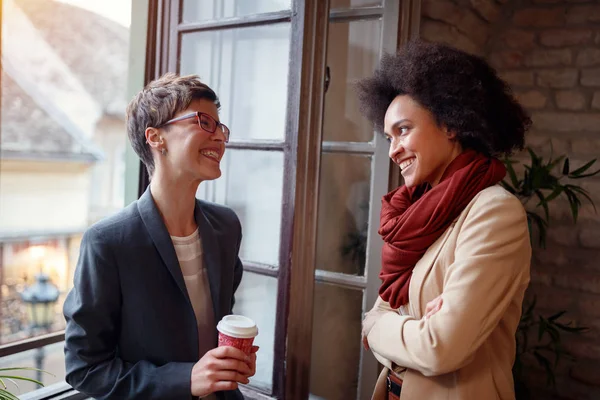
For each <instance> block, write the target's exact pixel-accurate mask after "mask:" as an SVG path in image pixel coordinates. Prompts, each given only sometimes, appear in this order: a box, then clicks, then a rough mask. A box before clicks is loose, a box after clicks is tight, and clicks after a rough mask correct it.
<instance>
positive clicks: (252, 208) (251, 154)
mask: <svg viewBox="0 0 600 400" xmlns="http://www.w3.org/2000/svg"><path fill="white" fill-rule="evenodd" d="M221 169H222V172H223V176H221V178H219V179H217V180H215V181H212V182H204V183H202V184H201V185H200V187H199V189H198V197H199V198H201V199H205V200H209V201H214V202H217V203H221V204H226V205H227V206H229V207H231V208H232V209H233V210H235V212H236V214H237V215H238V217H239V218H240V222H241V224H242V234H243V238H242V247H241V249H240V257H241V258H242V259H244V260H246V261H254V262H259V263H264V264H270V265H275V266H276V265H278V264H279V227H280V225H281V198H282V193H283V153H281V152H276V151H257V150H232V149H230V150H227V151H226V152H225V157H224V158H223V160H222V161H221Z"/></svg>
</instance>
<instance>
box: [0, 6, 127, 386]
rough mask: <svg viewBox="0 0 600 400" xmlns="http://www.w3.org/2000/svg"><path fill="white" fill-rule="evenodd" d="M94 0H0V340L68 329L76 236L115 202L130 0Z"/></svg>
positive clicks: (119, 200)
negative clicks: (33, 293)
mask: <svg viewBox="0 0 600 400" xmlns="http://www.w3.org/2000/svg"><path fill="white" fill-rule="evenodd" d="M84 3H85V4H84ZM97 3H99V2H79V4H80V5H81V7H79V6H75V5H72V4H65V3H64V2H57V1H21V0H17V1H4V2H2V14H1V15H2V71H1V74H2V75H1V86H2V87H1V94H2V98H1V108H2V109H1V112H0V116H1V121H0V123H1V127H0V129H1V135H0V149H1V152H0V266H1V267H0V268H1V269H2V276H1V277H0V289H1V291H0V293H1V301H0V315H1V316H2V319H1V321H0V343H9V342H13V341H15V340H20V339H23V338H26V337H29V336H30V335H38V334H42V333H46V332H47V331H57V330H61V329H63V328H64V318H63V317H62V312H61V310H62V304H63V299H64V298H65V296H66V293H67V292H68V290H69V289H70V288H71V286H72V283H73V272H74V269H75V265H76V262H77V258H78V256H79V242H80V240H81V235H82V233H83V232H84V231H85V229H87V227H88V226H90V225H91V224H93V223H94V222H96V221H98V220H99V219H101V218H104V217H106V216H108V215H110V214H113V213H114V212H116V211H117V210H119V209H120V208H121V207H123V203H124V190H123V189H124V185H125V174H124V165H125V158H124V154H125V149H126V146H127V138H126V135H125V134H124V132H125V131H126V128H125V107H126V104H127V97H126V93H125V91H126V88H127V70H128V57H129V22H130V8H131V1H130V0H124V1H122V2H118V4H117V2H115V6H114V7H111V9H110V10H102V12H100V11H99V10H98V9H94V7H96V8H97V6H98V4H97ZM84 8H85V9H84ZM97 11H98V12H97ZM74 37H78V38H81V40H73V38H74ZM40 273H43V274H45V276H47V277H48V279H49V282H48V284H50V285H52V286H55V289H54V292H56V290H57V291H58V297H57V298H56V302H55V303H54V304H53V305H51V306H49V307H48V308H45V309H43V310H42V309H37V308H36V309H35V310H36V311H35V312H34V311H33V310H34V309H30V308H28V305H27V304H26V302H25V301H24V298H27V290H28V288H30V287H31V286H32V285H33V284H34V283H35V282H36V279H37V276H38V275H39V274H40ZM34 323H36V325H37V328H35V329H30V328H32V325H33V324H34ZM60 353H61V354H62V349H61V351H60ZM3 360H4V359H3ZM61 364H62V361H61ZM63 378H64V376H63V373H62V372H61V373H59V374H57V379H59V380H60V379H63Z"/></svg>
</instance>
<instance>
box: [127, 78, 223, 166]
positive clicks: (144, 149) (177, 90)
mask: <svg viewBox="0 0 600 400" xmlns="http://www.w3.org/2000/svg"><path fill="white" fill-rule="evenodd" d="M200 99H206V100H209V101H212V102H214V103H215V104H216V106H217V108H220V103H219V98H218V97H217V94H216V93H215V92H214V91H213V90H212V89H211V88H210V87H209V86H208V85H206V84H205V83H202V82H201V81H200V78H198V76H197V75H187V76H179V75H177V74H174V73H172V72H168V73H166V74H164V75H163V76H161V77H160V78H158V79H156V80H154V81H152V82H150V83H149V84H148V85H146V87H145V88H144V89H143V90H142V91H141V92H139V93H138V94H137V95H136V96H135V97H134V98H133V99H132V100H131V102H130V103H129V105H128V106H127V113H126V115H127V135H128V136H129V141H130V142H131V146H132V147H133V150H134V151H135V152H136V154H137V155H138V157H139V158H140V160H142V162H143V163H144V165H145V166H146V168H147V169H148V174H149V175H150V176H152V174H153V173H154V159H153V158H152V152H151V151H150V146H148V144H147V143H146V134H145V132H146V129H147V128H149V127H155V128H157V127H160V126H161V125H163V124H164V123H165V122H167V121H168V120H170V119H172V118H173V117H174V116H175V115H176V114H177V113H179V112H181V111H183V110H185V109H186V108H188V107H189V106H190V103H191V102H192V101H193V100H200ZM167 128H168V126H167Z"/></svg>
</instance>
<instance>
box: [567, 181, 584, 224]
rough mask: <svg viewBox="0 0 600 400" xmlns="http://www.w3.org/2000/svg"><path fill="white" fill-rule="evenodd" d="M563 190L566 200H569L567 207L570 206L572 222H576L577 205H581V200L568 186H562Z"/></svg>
mask: <svg viewBox="0 0 600 400" xmlns="http://www.w3.org/2000/svg"><path fill="white" fill-rule="evenodd" d="M564 192H565V194H566V195H567V200H569V207H570V208H571V215H572V216H573V222H574V223H577V216H578V215H579V206H581V201H580V200H579V198H578V197H577V195H575V193H573V192H572V191H571V189H569V188H568V187H565V188H564Z"/></svg>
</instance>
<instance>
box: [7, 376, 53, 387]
mask: <svg viewBox="0 0 600 400" xmlns="http://www.w3.org/2000/svg"><path fill="white" fill-rule="evenodd" d="M0 379H15V380H18V381H27V382H32V383H36V384H38V385H40V386H44V384H43V383H42V382H40V381H38V380H36V379H33V378H26V377H24V376H14V375H0Z"/></svg>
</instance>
